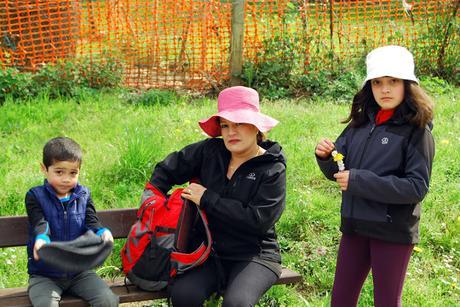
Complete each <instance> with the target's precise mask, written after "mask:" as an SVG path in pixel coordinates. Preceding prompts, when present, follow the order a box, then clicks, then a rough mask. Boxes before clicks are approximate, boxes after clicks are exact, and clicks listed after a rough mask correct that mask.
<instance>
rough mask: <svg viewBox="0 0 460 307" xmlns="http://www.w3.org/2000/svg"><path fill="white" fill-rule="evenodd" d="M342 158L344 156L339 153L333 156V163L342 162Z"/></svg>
mask: <svg viewBox="0 0 460 307" xmlns="http://www.w3.org/2000/svg"><path fill="white" fill-rule="evenodd" d="M343 158H344V156H343V155H342V154H341V153H337V154H336V155H335V156H334V161H335V162H337V161H343Z"/></svg>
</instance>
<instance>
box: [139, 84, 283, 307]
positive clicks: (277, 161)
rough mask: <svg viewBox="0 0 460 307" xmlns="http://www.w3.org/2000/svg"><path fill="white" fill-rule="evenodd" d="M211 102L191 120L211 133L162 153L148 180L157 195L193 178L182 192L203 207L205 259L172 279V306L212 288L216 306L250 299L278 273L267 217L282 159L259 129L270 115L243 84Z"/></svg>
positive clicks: (277, 212) (276, 200) (197, 301)
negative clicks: (213, 107)
mask: <svg viewBox="0 0 460 307" xmlns="http://www.w3.org/2000/svg"><path fill="white" fill-rule="evenodd" d="M217 102H218V113H216V114H214V115H213V116H211V117H209V118H207V119H203V120H201V121H200V122H199V125H200V127H201V128H202V129H203V131H204V132H206V133H207V134H208V135H209V136H211V137H212V138H208V139H205V140H203V141H200V142H197V143H193V144H190V145H188V146H186V147H185V148H183V149H181V150H180V151H178V152H173V153H171V154H170V155H168V156H167V157H166V159H164V160H163V161H161V162H160V163H158V164H157V165H156V167H155V170H154V172H153V174H152V176H151V178H150V181H149V182H150V184H151V185H152V186H154V187H155V188H156V189H157V190H158V191H161V193H163V194H164V195H166V193H167V192H168V191H169V190H170V189H171V188H172V187H173V186H174V185H181V184H184V183H187V182H194V183H191V184H188V186H187V187H186V188H185V189H184V190H183V194H182V197H184V198H186V199H188V200H191V201H192V202H194V203H195V204H196V205H197V206H199V207H200V208H201V209H202V210H204V211H205V213H206V215H207V217H208V222H209V228H210V230H211V234H212V238H213V250H214V253H213V254H211V256H210V257H209V258H208V259H207V260H206V262H205V263H204V264H203V265H202V266H199V267H197V268H195V269H193V270H190V271H187V272H186V273H184V274H182V275H180V276H177V277H175V279H174V280H173V281H172V284H171V287H170V293H171V301H172V303H173V305H174V306H176V307H177V306H187V307H193V306H203V303H204V301H205V300H206V299H207V298H208V297H210V296H211V294H212V293H214V292H220V293H221V294H222V295H223V306H255V305H256V304H257V302H258V301H259V299H260V297H261V296H262V295H263V294H264V293H265V292H266V291H267V290H268V289H269V288H270V287H271V286H272V285H273V284H274V283H275V282H276V281H277V280H278V277H279V276H280V274H281V256H280V247H279V244H278V242H277V239H276V231H275V223H276V222H277V221H278V219H279V218H280V217H281V213H282V212H283V210H284V207H285V197H286V160H285V157H284V153H283V151H282V150H281V146H280V145H279V144H278V143H276V142H272V141H269V140H264V135H263V133H265V132H267V131H269V130H270V129H271V128H273V127H274V126H275V125H276V124H278V121H277V120H275V119H273V118H271V117H269V116H267V115H265V114H262V113H261V112H260V109H259V95H258V93H257V92H256V91H255V90H254V89H251V88H248V87H243V86H235V87H230V88H227V89H225V90H223V91H222V92H221V93H220V94H219V97H218V99H217ZM147 193H151V192H149V191H147Z"/></svg>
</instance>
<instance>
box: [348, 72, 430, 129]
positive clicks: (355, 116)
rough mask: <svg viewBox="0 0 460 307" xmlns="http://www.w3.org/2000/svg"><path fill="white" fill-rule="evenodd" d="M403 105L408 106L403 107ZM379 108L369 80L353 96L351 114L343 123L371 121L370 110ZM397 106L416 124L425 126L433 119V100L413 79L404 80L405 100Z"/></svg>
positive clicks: (356, 125)
mask: <svg viewBox="0 0 460 307" xmlns="http://www.w3.org/2000/svg"><path fill="white" fill-rule="evenodd" d="M403 105H406V106H407V107H401V106H403ZM400 107H401V108H400ZM379 108H380V107H379V105H378V104H377V102H376V101H375V99H374V95H373V94H372V87H371V83H370V81H367V82H366V84H365V85H364V86H363V88H362V89H361V90H360V91H359V92H358V93H356V95H355V96H354V97H353V103H352V105H351V111H350V115H348V117H347V118H346V119H345V120H343V121H342V123H348V122H350V126H352V127H359V126H361V125H363V124H364V123H366V122H368V121H369V118H368V111H369V110H378V109H379ZM396 108H397V109H400V110H401V112H402V113H403V114H402V116H403V117H404V118H405V119H407V121H409V122H410V123H411V124H413V125H414V126H418V127H421V128H423V127H425V126H426V124H428V123H429V122H431V121H432V120H433V101H432V100H431V98H430V97H429V96H428V95H427V94H426V93H425V91H424V90H423V89H422V88H421V87H420V86H419V85H418V84H417V83H416V82H413V81H408V80H404V100H403V102H402V103H401V104H400V105H399V106H398V107H396Z"/></svg>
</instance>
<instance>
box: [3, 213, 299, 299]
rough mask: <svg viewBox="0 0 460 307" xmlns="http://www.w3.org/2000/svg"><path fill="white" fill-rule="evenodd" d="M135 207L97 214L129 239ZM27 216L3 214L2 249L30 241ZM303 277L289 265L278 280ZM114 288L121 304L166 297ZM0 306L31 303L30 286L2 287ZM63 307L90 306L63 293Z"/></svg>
mask: <svg viewBox="0 0 460 307" xmlns="http://www.w3.org/2000/svg"><path fill="white" fill-rule="evenodd" d="M136 212H137V209H136V208H132V209H113V210H102V211H98V216H99V218H100V219H101V221H102V223H103V225H104V226H105V227H107V228H109V229H110V230H111V232H112V234H113V237H114V238H116V239H119V238H126V236H127V235H128V233H129V230H130V228H131V225H132V224H134V222H135V220H136ZM27 240H28V230H27V216H6V217H0V248H3V247H15V246H24V245H26V244H27ZM24 252H25V251H24ZM301 280H302V276H301V275H300V274H298V273H296V272H294V271H291V270H289V269H287V268H283V272H282V274H281V277H280V278H279V279H278V281H277V283H276V284H278V285H280V284H294V283H297V282H299V281H301ZM107 283H108V284H109V285H110V287H111V289H112V291H113V292H114V293H116V294H117V295H118V296H119V297H120V303H127V302H136V301H146V300H155V299H161V298H167V297H168V295H167V293H166V291H156V292H148V291H143V290H141V289H139V288H137V287H136V286H133V285H129V286H127V287H126V286H125V284H124V278H116V279H115V280H113V281H107ZM0 306H1V307H6V306H31V304H30V301H29V298H28V296H27V288H5V289H0ZM60 306H75V307H76V306H88V304H86V303H85V302H84V301H82V300H81V299H79V298H77V297H73V296H70V295H64V296H63V298H62V300H61V303H60Z"/></svg>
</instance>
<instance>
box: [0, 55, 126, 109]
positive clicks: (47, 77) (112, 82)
mask: <svg viewBox="0 0 460 307" xmlns="http://www.w3.org/2000/svg"><path fill="white" fill-rule="evenodd" d="M121 81H122V65H121V63H120V62H119V61H118V60H116V59H115V58H114V57H109V56H107V55H104V58H100V59H92V60H91V59H90V58H87V57H83V58H80V59H76V60H72V61H58V62H56V63H47V64H44V65H43V66H42V67H41V69H39V70H38V71H37V72H36V73H27V72H19V71H18V70H17V69H15V68H4V69H2V70H0V89H1V90H0V104H1V103H3V102H4V101H5V100H6V99H7V97H10V98H11V99H13V100H27V99H31V98H32V97H34V96H36V95H46V96H48V97H49V98H57V97H78V96H80V95H82V94H84V93H85V90H88V89H102V88H116V87H118V86H119V85H120V84H121Z"/></svg>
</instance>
